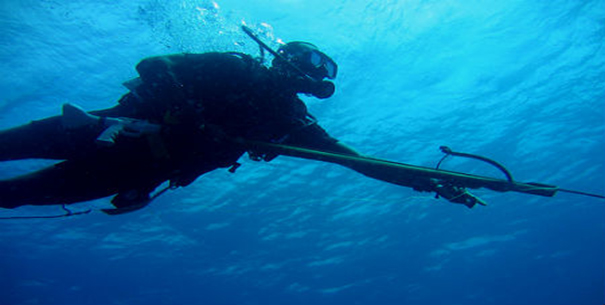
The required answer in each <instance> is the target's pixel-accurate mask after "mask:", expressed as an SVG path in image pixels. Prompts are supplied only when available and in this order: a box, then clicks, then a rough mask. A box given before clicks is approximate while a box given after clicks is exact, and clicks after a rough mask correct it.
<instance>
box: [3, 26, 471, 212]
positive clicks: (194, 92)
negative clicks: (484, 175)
mask: <svg viewBox="0 0 605 305" xmlns="http://www.w3.org/2000/svg"><path fill="white" fill-rule="evenodd" d="M243 29H244V31H246V33H247V34H248V35H250V37H252V38H253V39H254V40H255V41H257V42H258V43H259V45H260V46H261V50H263V48H264V49H266V50H267V51H269V52H270V53H271V54H273V55H274V59H273V60H272V62H271V65H270V66H269V67H267V66H265V65H264V64H262V63H261V61H259V60H257V59H255V58H253V57H251V56H250V55H247V54H243V53H235V52H227V53H218V52H210V53H203V54H175V55H166V56H158V57H151V58H147V59H144V60H142V61H141V62H140V63H139V64H138V65H137V66H136V70H137V72H138V74H139V77H138V78H135V79H133V80H131V81H128V82H126V83H125V84H124V85H125V86H126V87H127V88H128V89H129V92H128V93H127V94H125V95H124V96H123V97H122V98H121V99H120V100H119V102H118V105H117V106H115V107H113V108H109V109H104V110H97V111H91V112H85V111H84V110H82V109H81V108H79V107H77V106H75V105H70V104H66V105H64V106H63V113H62V114H61V115H58V116H55V117H50V118H46V119H42V120H38V121H32V122H31V123H29V124H26V125H23V126H19V127H15V128H12V129H8V130H5V131H1V132H0V161H7V160H17V159H28V158H38V159H53V160H60V161H59V162H58V163H56V164H54V165H52V166H50V167H47V168H43V169H41V170H38V171H35V172H32V173H28V174H25V175H22V176H18V177H14V178H11V179H7V180H2V181H0V207H2V208H16V207H19V206H23V205H53V204H71V203H76V202H82V201H88V200H93V199H98V198H103V197H108V196H113V198H112V200H111V203H112V204H113V205H114V206H115V209H107V210H105V211H106V213H109V214H119V213H122V212H128V211H132V210H137V209H140V208H142V207H144V206H146V205H147V204H148V203H149V202H150V201H151V200H152V199H153V198H154V196H151V195H150V194H151V193H153V192H154V190H156V188H158V187H159V186H160V185H161V184H163V183H165V182H169V187H170V188H176V187H185V186H187V185H189V184H191V183H192V182H193V181H194V180H195V179H196V178H197V177H199V176H201V175H203V174H204V173H207V172H209V171H212V170H215V169H218V168H230V171H231V172H234V171H235V169H236V168H237V166H238V165H239V164H238V163H237V160H238V159H239V158H240V157H241V156H242V155H243V154H245V153H248V154H249V155H250V157H251V158H252V159H253V160H257V161H258V160H265V161H270V160H272V159H273V158H275V157H277V156H278V155H280V154H286V155H287V154H288V153H287V152H279V151H275V150H273V151H272V150H271V149H267V147H264V146H262V145H255V144H254V143H274V144H283V145H291V146H294V147H299V148H307V149H312V150H317V151H321V152H326V153H334V154H339V155H346V156H361V155H360V154H359V153H358V152H356V151H355V150H353V149H352V148H350V147H348V146H346V145H344V144H343V143H341V142H339V141H338V140H337V139H335V138H333V137H331V136H330V135H329V134H328V133H327V132H326V131H325V130H324V129H323V128H322V127H320V126H319V125H318V123H317V120H316V119H315V118H314V117H313V116H312V115H311V114H309V113H308V111H307V108H306V106H305V104H304V103H303V101H302V100H301V99H300V98H299V97H298V94H306V95H310V96H313V97H316V98H318V99H325V98H328V97H330V96H332V95H333V93H334V91H335V85H334V83H333V82H331V81H330V80H333V79H334V78H335V77H336V75H337V71H338V67H337V65H336V63H335V62H334V61H333V60H332V59H331V58H330V57H328V56H327V55H326V54H324V53H323V52H321V51H320V50H319V49H318V48H317V47H316V46H315V45H313V44H311V43H307V42H300V41H295V42H289V43H287V44H285V45H282V46H281V47H280V48H279V49H278V50H277V51H273V50H272V49H271V48H269V47H267V46H266V45H265V44H264V43H262V42H261V41H260V40H258V37H256V36H255V35H254V34H253V33H251V32H250V30H249V29H248V28H246V27H243ZM293 155H296V154H293ZM320 159H321V158H320ZM323 161H327V162H334V163H338V164H341V165H344V166H347V167H350V168H351V169H353V170H355V171H357V172H360V173H361V174H364V175H366V176H368V177H372V178H375V179H379V180H383V181H386V182H390V183H395V184H398V185H401V186H406V187H412V188H414V189H415V190H418V191H437V192H438V194H440V195H441V196H443V197H445V198H446V199H449V200H450V201H453V202H457V203H462V204H465V205H467V206H469V207H472V206H473V205H475V204H476V203H480V204H482V201H481V200H480V199H478V198H476V197H475V196H473V195H472V194H471V193H469V192H468V191H466V190H465V189H464V188H459V187H455V186H451V185H443V184H439V183H436V182H435V180H434V179H429V178H427V177H415V176H401V175H394V174H393V173H391V172H389V171H388V170H385V169H384V168H376V167H373V166H371V165H369V164H359V163H351V162H347V161H346V160H345V161H341V160H330V159H325V160H323ZM156 192H157V191H156ZM112 210H113V212H112Z"/></svg>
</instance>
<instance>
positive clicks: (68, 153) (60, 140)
mask: <svg viewBox="0 0 605 305" xmlns="http://www.w3.org/2000/svg"><path fill="white" fill-rule="evenodd" d="M61 119H62V117H61V116H54V117H50V118H46V119H42V120H38V121H32V122H31V123H29V124H25V125H22V126H18V127H14V128H11V129H7V130H3V131H0V161H7V160H18V159H30V158H38V159H56V160H61V159H67V158H73V157H74V156H79V155H84V154H86V153H87V152H89V151H91V150H94V149H95V143H94V139H95V138H96V137H97V136H98V134H99V132H100V130H99V127H98V126H85V127H82V128H79V129H78V130H65V129H64V128H63V124H62V121H61Z"/></svg>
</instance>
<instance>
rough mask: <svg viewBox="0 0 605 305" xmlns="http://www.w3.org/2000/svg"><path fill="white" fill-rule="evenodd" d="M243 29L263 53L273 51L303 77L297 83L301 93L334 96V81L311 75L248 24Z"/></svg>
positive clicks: (323, 97) (326, 96)
mask: <svg viewBox="0 0 605 305" xmlns="http://www.w3.org/2000/svg"><path fill="white" fill-rule="evenodd" d="M242 30H243V31H244V33H246V35H248V36H249V37H250V38H252V40H254V41H255V42H256V43H257V44H258V45H259V47H260V49H261V54H263V50H266V51H267V52H269V53H271V55H273V56H274V57H275V58H277V59H279V61H280V62H281V63H284V64H286V65H287V66H288V68H290V69H291V71H294V72H295V73H296V74H298V76H299V77H301V78H302V79H299V81H297V82H296V83H297V84H296V85H297V87H298V89H299V91H300V92H301V93H307V94H312V95H313V96H315V97H317V98H320V99H325V98H328V97H330V96H332V94H334V91H335V90H336V87H335V86H334V84H333V83H332V82H329V81H324V80H323V77H322V78H316V77H313V76H311V75H309V74H308V73H306V72H305V71H303V70H302V69H301V68H300V67H298V66H296V65H295V64H294V63H292V61H290V60H288V59H286V58H285V57H284V56H282V55H281V54H279V53H278V52H276V51H275V50H273V49H271V47H269V46H268V45H267V44H266V43H264V42H263V41H262V40H261V39H260V38H259V37H258V36H256V34H254V32H253V31H252V29H250V28H249V27H247V26H246V25H242Z"/></svg>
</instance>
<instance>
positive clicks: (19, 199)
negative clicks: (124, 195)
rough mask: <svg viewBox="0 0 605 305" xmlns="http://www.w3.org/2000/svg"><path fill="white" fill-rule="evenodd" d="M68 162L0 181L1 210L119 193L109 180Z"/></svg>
mask: <svg viewBox="0 0 605 305" xmlns="http://www.w3.org/2000/svg"><path fill="white" fill-rule="evenodd" d="M104 176H106V175H99V173H98V171H96V170H92V171H91V170H89V169H88V168H79V166H77V164H72V162H70V161H65V162H61V163H58V164H56V165H53V166H50V167H47V168H44V169H42V170H39V171H36V172H33V173H30V174H26V175H23V176H19V177H16V178H12V179H9V180H2V181H0V207H3V208H15V207H18V206H22V205H52V204H69V203H75V202H79V201H86V200H93V199H97V198H102V197H106V196H109V195H112V194H114V193H116V192H118V188H117V186H116V185H113V183H111V181H110V180H111V179H108V177H104Z"/></svg>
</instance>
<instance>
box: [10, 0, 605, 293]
mask: <svg viewBox="0 0 605 305" xmlns="http://www.w3.org/2000/svg"><path fill="white" fill-rule="evenodd" d="M242 22H245V23H246V24H247V25H249V26H250V27H251V28H253V29H254V30H255V31H256V32H257V33H259V35H260V36H261V37H262V38H263V39H264V40H265V41H267V42H268V43H269V44H270V45H271V46H272V47H276V46H277V40H279V39H281V40H283V41H292V40H304V41H309V42H312V43H314V44H316V45H318V46H319V47H320V48H321V49H322V50H323V51H325V52H326V53H327V54H329V55H330V56H332V58H333V59H334V60H335V61H336V62H337V63H338V64H339V69H340V71H339V76H338V78H337V80H336V85H337V92H336V94H335V95H334V97H332V98H330V99H328V100H325V101H319V100H316V99H313V98H308V97H305V101H306V102H307V105H308V106H309V109H310V111H311V112H312V113H313V114H314V115H315V116H316V117H317V118H318V119H319V121H320V124H321V125H322V126H323V127H324V128H326V129H327V130H328V131H329V132H330V133H331V135H333V136H335V137H337V138H339V139H341V140H343V141H344V142H346V143H348V144H350V145H352V146H353V147H355V148H357V149H358V150H360V151H361V152H363V153H366V154H370V155H373V156H376V157H379V158H385V159H389V160H394V161H401V162H405V163H411V164H417V165H423V166H430V167H432V166H435V164H436V163H437V161H439V159H440V158H441V157H442V155H441V153H440V151H439V149H438V147H439V146H440V145H448V146H450V147H452V149H454V150H458V151H465V152H470V153H476V154H481V155H485V156H488V157H490V158H493V159H495V160H498V161H499V162H501V163H503V164H504V165H506V166H507V167H508V168H509V170H510V171H511V172H512V174H513V176H514V177H515V178H516V179H517V180H519V181H525V182H542V183H548V184H553V185H558V186H561V187H564V188H569V189H578V190H582V191H588V192H593V193H598V194H604V193H605V84H604V81H605V1H602V0H594V1H577V0H569V1H564V0H553V1H527V0H525V1H520V0H507V1H496V0H491V1H487V0H485V1H481V0H457V1H456V0H399V1H394V0H384V1H365V0H351V1H319V0H251V1H243V0H216V1H215V2H213V1H203V0H200V1H191V0H186V1H168V0H165V1H159V0H140V1H133V0H129V1H115V0H112V1H110V0H105V1H101V0H95V1H91V0H70V1H67V0H2V1H0V59H1V60H0V71H1V76H0V128H3V129H4V128H9V127H11V126H16V125H19V124H24V123H27V122H29V121H30V120H33V119H40V118H44V117H47V116H51V115H57V114H59V113H60V107H61V105H62V104H63V103H66V102H69V103H75V104H78V105H80V106H82V107H84V108H85V109H89V110H93V109H100V108H105V107H110V106H112V105H114V104H115V103H116V101H117V100H118V99H119V98H120V96H121V95H122V94H124V93H126V92H127V91H126V89H125V88H124V87H122V86H121V83H122V82H123V81H126V80H128V79H130V78H133V77H135V76H136V73H135V70H134V66H135V65H136V64H137V63H138V62H139V61H140V60H141V59H142V58H145V57H149V56H153V55H160V54H166V53H179V52H205V51H215V50H219V51H227V50H234V51H241V52H247V53H250V54H254V55H258V54H259V53H258V46H257V45H256V44H255V43H254V42H253V41H252V40H250V39H249V38H248V37H246V36H245V34H244V33H243V32H242V31H241V30H240V28H239V26H240V25H241V24H242ZM268 59H269V57H268ZM24 140H26V139H24ZM241 162H242V163H243V166H242V167H241V168H240V169H238V171H237V173H235V174H231V173H229V172H227V171H226V170H218V171H215V172H212V173H210V174H207V175H205V176H202V177H200V178H199V179H198V180H197V181H196V182H195V183H194V184H193V185H191V186H189V187H187V188H182V189H178V190H175V191H171V192H168V193H167V194H164V195H162V196H161V197H159V198H158V199H157V200H156V201H154V202H153V203H152V205H150V206H149V207H147V208H145V209H143V210H140V211H138V212H135V213H131V214H125V215H121V216H113V217H110V216H107V215H104V214H102V213H101V212H99V211H98V210H99V209H101V208H107V207H109V206H110V204H109V199H103V200H96V201H93V202H86V203H80V204H75V205H71V206H70V208H71V209H72V210H73V211H76V212H77V211H86V210H88V209H91V210H93V212H91V213H89V214H86V215H80V216H74V217H68V218H59V219H34V220H2V221H0V304H4V305H9V304H11V305H12V304H80V305H85V304H294V305H296V304H316V305H321V304H498V305H500V304H551V305H552V304H603V303H604V302H605V259H604V258H605V202H604V201H603V200H599V199H595V198H590V197H582V196H576V195H571V194H565V193H560V194H558V195H557V196H555V197H554V198H546V197H538V196H531V195H524V194H516V193H496V192H491V191H487V190H477V191H476V192H475V193H476V194H477V195H479V196H480V197H482V198H483V199H484V200H486V201H487V202H488V203H489V205H488V206H487V207H481V206H477V207H475V208H473V209H467V208H466V207H464V206H462V205H454V204H451V203H449V202H447V201H445V200H443V199H440V200H437V199H435V198H433V195H431V194H427V193H417V192H414V191H412V190H410V189H406V188H402V187H397V186H393V185H389V184H385V183H381V182H378V181H374V180H371V179H368V178H365V177H363V176H362V175H359V174H357V173H355V172H353V171H350V170H348V169H345V168H342V167H339V166H337V165H332V164H323V163H319V162H314V161H306V160H299V159H294V158H288V157H280V158H278V159H276V160H274V161H272V162H270V163H266V162H263V163H258V162H253V161H250V160H248V159H247V158H246V157H244V158H242V160H241ZM49 164H52V162H48V161H40V160H25V161H12V162H3V163H2V164H0V178H8V177H12V176H15V175H19V174H23V173H26V172H28V171H31V170H34V169H38V168H40V167H42V166H47V165H49ZM445 168H447V169H451V170H457V171H464V172H471V173H475V174H481V175H489V176H495V177H500V176H501V173H500V172H498V171H497V170H494V169H492V168H491V167H490V166H488V165H485V164H482V163H480V162H476V161H469V160H465V159H456V158H454V159H451V160H448V161H447V162H446V163H445ZM61 213H63V210H62V209H61V208H60V207H59V206H50V207H21V208H19V209H16V210H0V217H14V216H31V215H57V214H61Z"/></svg>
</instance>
